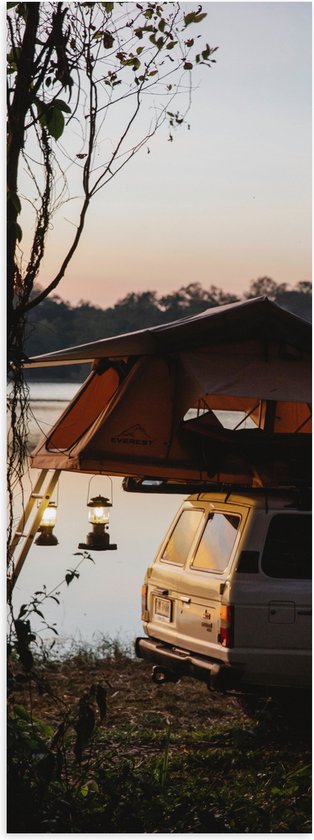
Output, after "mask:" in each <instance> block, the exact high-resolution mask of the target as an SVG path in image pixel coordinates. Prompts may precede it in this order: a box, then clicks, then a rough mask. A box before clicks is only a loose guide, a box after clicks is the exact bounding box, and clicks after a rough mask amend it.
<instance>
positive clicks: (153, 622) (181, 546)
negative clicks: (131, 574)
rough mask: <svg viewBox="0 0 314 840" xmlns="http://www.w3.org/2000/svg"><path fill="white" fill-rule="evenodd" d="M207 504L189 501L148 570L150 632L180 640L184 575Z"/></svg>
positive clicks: (158, 636) (168, 640)
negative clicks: (179, 615) (178, 628)
mask: <svg viewBox="0 0 314 840" xmlns="http://www.w3.org/2000/svg"><path fill="white" fill-rule="evenodd" d="M204 517H205V511H204V507H201V506H200V507H198V508H195V507H194V506H193V504H191V503H190V502H188V501H187V502H185V503H184V505H183V506H182V507H181V509H180V511H179V514H178V515H177V517H176V518H175V520H174V522H173V523H172V525H171V527H170V529H169V531H168V533H167V535H166V538H165V540H164V543H163V544H162V546H161V549H160V551H159V552H158V555H157V557H156V560H155V563H154V564H153V566H152V567H150V569H149V570H148V574H147V596H146V597H147V612H148V626H147V632H148V634H149V635H150V636H153V637H154V638H157V639H160V640H161V641H165V642H169V644H178V638H177V621H178V608H179V605H180V603H181V602H180V601H179V599H180V595H181V578H182V572H183V569H184V566H185V564H186V561H187V558H188V556H189V554H190V552H191V551H192V550H193V547H194V545H195V543H196V542H197V540H198V539H199V534H200V533H201V531H202V527H203V523H204Z"/></svg>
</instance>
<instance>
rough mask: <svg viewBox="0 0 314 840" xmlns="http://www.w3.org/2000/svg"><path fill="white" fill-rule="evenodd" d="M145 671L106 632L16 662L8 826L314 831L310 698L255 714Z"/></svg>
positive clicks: (196, 686)
mask: <svg viewBox="0 0 314 840" xmlns="http://www.w3.org/2000/svg"><path fill="white" fill-rule="evenodd" d="M150 671H151V668H150V666H149V665H148V664H147V663H145V662H143V661H140V660H136V659H134V656H133V655H132V651H131V650H130V648H126V647H123V645H122V644H121V643H120V642H119V641H110V640H109V641H108V640H106V639H103V640H102V641H101V640H100V641H99V642H98V645H97V647H95V648H94V649H92V648H91V647H90V646H87V647H84V645H82V646H81V647H80V648H79V647H76V648H74V649H73V651H72V652H70V653H69V654H68V655H66V656H65V657H62V659H51V660H49V659H48V660H47V659H37V660H36V659H34V665H33V668H32V669H31V670H30V671H29V672H27V671H25V669H24V670H23V669H22V668H21V665H20V664H19V662H18V661H17V659H16V660H14V657H13V659H12V658H11V661H10V673H9V716H8V747H9V765H8V832H9V833H19V832H23V833H61V832H63V833H68V832H70V833H88V834H92V833H134V832H135V833H177V832H180V833H241V834H242V833H252V832H264V833H274V832H278V833H286V832H296V833H310V831H311V826H310V819H311V816H310V814H311V796H310V779H311V776H310V773H311V770H310V753H311V739H310V736H309V732H308V723H307V722H306V719H305V718H306V716H305V708H304V704H303V701H302V704H301V707H300V708H297V707H298V703H297V702H296V698H292V697H291V698H290V708H289V703H287V707H286V709H285V710H283V707H282V705H281V704H278V705H277V707H275V708H274V707H273V705H272V701H270V700H269V699H267V698H266V699H265V700H263V702H262V703H261V704H260V706H259V708H258V709H256V711H255V713H254V715H252V714H250V715H249V714H248V713H247V709H246V707H245V706H243V703H241V702H240V700H239V699H238V698H237V697H235V696H230V695H227V694H226V695H223V694H219V693H215V692H209V691H208V690H207V687H206V685H205V684H203V683H199V682H197V681H196V680H195V681H193V680H192V679H182V680H180V681H178V682H177V683H169V684H165V685H162V686H159V685H156V684H154V683H153V682H152V680H151V678H150ZM288 699H289V698H287V700H288ZM300 700H301V698H300ZM299 705H300V704H299Z"/></svg>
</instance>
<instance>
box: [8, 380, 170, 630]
mask: <svg viewBox="0 0 314 840" xmlns="http://www.w3.org/2000/svg"><path fill="white" fill-rule="evenodd" d="M78 387H79V386H78V385H73V384H71V385H69V386H67V385H65V384H64V383H62V384H60V385H59V384H57V383H53V384H50V383H49V384H44V383H36V384H35V383H34V384H32V385H31V408H32V420H31V428H30V435H29V443H30V449H32V448H33V447H34V446H35V445H36V444H37V443H38V441H39V439H40V437H41V436H42V434H43V433H44V434H47V433H48V432H49V430H50V428H51V427H52V425H53V424H54V423H55V422H56V420H57V419H58V417H59V416H60V415H61V413H62V411H63V410H64V408H65V407H66V404H67V401H68V400H69V399H71V398H72V396H73V395H74V393H75V392H76V390H77V389H78ZM57 400H58V401H57ZM59 400H65V402H59ZM37 476H38V470H29V472H28V473H27V474H26V475H25V480H24V494H25V500H26V501H27V499H28V496H29V494H30V492H31V488H32V486H33V485H34V484H35V481H36V478H37ZM90 479H91V476H90V475H83V474H82V475H80V474H76V473H66V472H63V473H61V476H60V480H59V489H58V513H57V524H56V527H55V530H54V533H55V534H56V536H57V537H58V540H59V545H57V546H54V547H46V548H43V547H41V546H36V545H34V544H33V545H32V548H31V549H30V552H29V554H28V556H27V559H26V561H25V564H24V566H23V569H22V571H21V574H20V576H19V578H18V581H17V583H16V586H15V590H14V599H13V603H14V607H15V612H16V610H17V609H18V608H19V607H20V605H21V604H23V603H27V602H28V601H29V600H30V598H31V597H32V595H33V593H34V592H35V591H37V590H41V589H42V586H43V584H45V585H46V587H47V592H50V591H52V590H54V588H55V587H57V591H60V595H59V596H58V598H59V600H60V606H58V605H57V604H56V602H55V601H54V600H52V599H50V600H48V601H47V602H46V604H45V607H44V609H43V612H44V615H45V619H46V620H47V622H48V623H49V624H54V623H56V627H57V630H58V632H59V635H60V636H61V638H62V640H63V641H64V643H65V640H67V639H75V640H76V641H77V642H80V641H83V642H84V641H86V642H89V643H90V642H93V641H95V639H96V638H97V636H99V635H104V636H107V637H111V638H113V637H116V636H118V635H119V636H120V637H121V638H122V639H125V640H126V641H131V640H132V639H133V638H134V637H135V636H136V635H140V634H141V633H142V625H141V621H140V593H141V585H142V582H143V577H144V573H145V570H146V568H147V566H148V565H149V564H150V563H151V561H152V559H153V557H154V554H155V552H156V551H157V548H158V546H159V544H160V542H161V539H162V538H163V535H164V532H165V529H166V527H167V526H168V525H169V523H170V521H171V519H172V517H173V515H174V514H175V512H176V510H177V508H178V506H179V504H180V503H181V502H182V499H183V498H184V496H158V495H156V496H155V495H153V496H145V495H139V494H129V493H125V492H124V491H123V490H122V487H121V483H122V479H120V478H114V479H113V509H112V511H111V513H110V537H111V542H114V543H115V542H116V543H117V544H118V549H117V551H108V552H96V551H95V552H91V556H92V558H93V561H94V562H91V561H90V560H85V561H84V562H83V563H82V564H81V566H80V568H79V574H80V577H79V579H78V580H76V579H75V580H73V582H72V583H71V584H70V586H69V587H67V586H66V584H64V583H63V584H62V585H61V586H60V587H59V584H60V583H61V581H62V580H63V579H64V575H65V574H66V572H67V570H69V569H74V568H75V567H76V565H77V564H78V563H79V562H80V560H81V559H82V557H81V556H78V555H77V552H78V551H79V549H78V547H77V546H78V543H79V542H82V541H83V542H85V538H86V534H87V532H88V531H89V523H88V511H87V507H86V505H87V501H88V499H87V493H88V485H89V482H90ZM91 491H92V495H93V496H94V495H97V494H98V493H101V494H103V495H105V496H106V495H107V496H108V495H109V492H110V487H109V480H108V478H106V477H105V476H95V477H93V478H92V482H91ZM54 498H55V496H54ZM20 508H21V496H18V497H17V498H16V516H17V517H18V516H19V515H20ZM33 623H34V626H36V628H40V627H41V626H42V622H41V619H40V617H36V625H35V621H34V622H33ZM47 636H48V637H49V638H52V637H54V635H53V633H52V632H51V631H50V633H49V632H48V633H46V637H47Z"/></svg>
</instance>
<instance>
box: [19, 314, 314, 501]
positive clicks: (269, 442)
mask: <svg viewBox="0 0 314 840" xmlns="http://www.w3.org/2000/svg"><path fill="white" fill-rule="evenodd" d="M82 361H84V362H86V361H90V362H92V370H91V373H90V374H89V376H88V378H87V380H86V382H85V383H84V384H83V386H82V387H81V388H80V390H79V392H78V393H77V394H76V396H75V397H74V399H73V400H72V402H71V403H70V404H69V406H68V407H67V408H66V410H65V411H64V413H63V414H62V416H61V417H60V419H59V420H58V421H57V423H56V424H55V426H54V428H53V429H52V431H51V432H50V434H49V435H48V436H47V437H46V438H44V439H43V440H42V441H41V442H40V444H39V445H38V447H37V448H36V449H35V451H34V452H33V453H32V466H33V467H39V468H51V469H62V470H76V471H79V472H88V473H105V474H110V475H123V476H131V477H135V478H137V477H143V476H146V477H151V478H154V479H156V478H157V479H171V480H175V481H182V480H183V481H187V480H189V481H192V482H193V481H195V482H199V481H201V482H208V481H211V482H215V483H216V482H217V481H218V482H234V481H237V482H238V483H241V482H242V483H245V484H250V485H258V484H259V485H262V486H263V485H264V486H265V485H267V486H268V485H274V484H287V483H288V484H291V483H298V482H301V483H302V482H304V481H308V479H309V475H310V472H309V471H310V466H311V458H310V450H309V446H310V432H311V408H310V404H311V326H310V324H308V323H307V322H306V321H304V320H302V319H300V318H298V317H296V316H294V315H292V314H290V313H289V312H287V311H285V310H283V309H281V308H280V307H278V306H277V305H276V304H274V303H272V302H270V301H269V300H268V299H267V298H256V299H254V300H249V301H246V302H244V303H235V304H230V305H227V306H221V307H216V308H213V309H209V310H207V311H206V312H203V313H201V314H200V315H196V316H193V317H189V318H183V319H181V320H180V321H176V322H174V323H171V324H165V325H163V326H159V327H153V328H151V329H146V330H139V331H137V332H133V333H128V334H124V335H121V336H116V337H113V338H105V339H102V340H100V341H96V342H92V343H89V344H86V345H79V346H77V347H71V348H68V349H65V350H60V351H57V352H55V353H48V354H46V355H45V356H40V357H35V358H33V359H30V361H29V365H27V366H31V367H35V366H44V365H49V366H51V365H60V364H73V363H75V362H78V363H81V362H82ZM245 418H246V420H245Z"/></svg>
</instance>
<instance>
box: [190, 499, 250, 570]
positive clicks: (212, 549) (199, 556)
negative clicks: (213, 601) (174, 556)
mask: <svg viewBox="0 0 314 840" xmlns="http://www.w3.org/2000/svg"><path fill="white" fill-rule="evenodd" d="M239 524H240V517H239V516H233V515H229V514H224V513H213V514H211V516H210V517H209V518H208V520H207V523H206V526H205V530H204V533H203V536H202V539H201V541H200V544H199V546H198V549H197V552H196V554H195V557H194V560H193V563H192V567H193V568H195V569H204V570H206V571H210V572H223V571H224V570H225V568H226V566H227V565H228V563H229V560H230V555H231V552H232V549H233V546H234V543H235V539H236V536H237V530H238V527H239Z"/></svg>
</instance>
